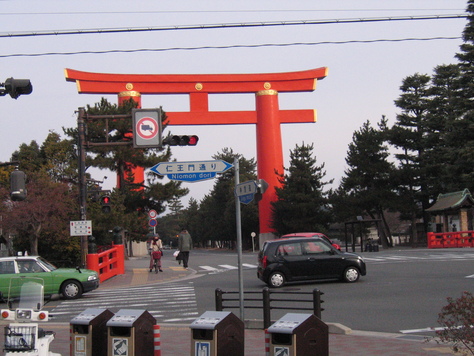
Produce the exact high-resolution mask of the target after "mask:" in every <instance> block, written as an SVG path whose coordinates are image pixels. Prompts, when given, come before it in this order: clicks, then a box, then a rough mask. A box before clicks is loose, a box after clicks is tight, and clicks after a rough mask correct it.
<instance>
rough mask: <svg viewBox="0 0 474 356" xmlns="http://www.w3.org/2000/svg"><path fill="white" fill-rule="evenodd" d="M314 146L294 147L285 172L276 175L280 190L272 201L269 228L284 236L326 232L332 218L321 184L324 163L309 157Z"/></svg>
mask: <svg viewBox="0 0 474 356" xmlns="http://www.w3.org/2000/svg"><path fill="white" fill-rule="evenodd" d="M313 149H314V145H313V144H311V145H305V144H304V143H303V144H302V145H301V146H298V145H296V147H295V149H294V150H292V151H291V152H290V167H289V168H288V169H287V172H288V173H286V174H285V173H279V180H280V182H281V184H282V187H281V188H276V194H277V200H276V201H275V202H272V203H271V204H272V228H273V229H275V231H276V232H277V233H278V234H280V235H284V234H287V233H292V232H303V231H307V232H310V231H314V232H326V231H327V229H328V227H329V224H330V222H331V219H332V214H331V211H330V208H329V204H328V194H329V193H328V192H326V191H325V190H324V187H325V185H327V184H330V183H332V181H329V182H323V179H324V177H325V176H326V172H325V171H324V163H323V164H322V165H320V166H318V165H317V164H316V163H317V162H316V158H315V157H313Z"/></svg>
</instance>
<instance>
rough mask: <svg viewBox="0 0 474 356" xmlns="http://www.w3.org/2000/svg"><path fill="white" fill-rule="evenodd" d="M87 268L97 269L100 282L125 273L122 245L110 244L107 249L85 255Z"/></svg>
mask: <svg viewBox="0 0 474 356" xmlns="http://www.w3.org/2000/svg"><path fill="white" fill-rule="evenodd" d="M87 268H88V269H92V270H94V271H97V273H98V274H99V279H100V282H101V283H102V282H103V281H106V280H107V279H109V278H112V277H114V276H117V275H119V274H125V249H124V245H112V248H110V249H109V250H106V251H103V252H100V253H90V254H88V255H87Z"/></svg>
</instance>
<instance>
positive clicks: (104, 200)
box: [100, 195, 111, 213]
mask: <svg viewBox="0 0 474 356" xmlns="http://www.w3.org/2000/svg"><path fill="white" fill-rule="evenodd" d="M100 205H102V211H103V212H104V213H110V210H111V207H110V197H109V196H108V195H103V196H102V197H101V198H100Z"/></svg>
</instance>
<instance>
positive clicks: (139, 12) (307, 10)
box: [0, 8, 464, 16]
mask: <svg viewBox="0 0 474 356" xmlns="http://www.w3.org/2000/svg"><path fill="white" fill-rule="evenodd" d="M372 11H378V12H381V11H389V12H391V11H464V9H426V8H423V9H284V10H280V9H277V10H275V9H265V10H156V11H148V10H145V11H57V12H4V13H0V16H25V15H32V16H43V15H123V14H196V13H198V14H199V13H210V14H212V13H271V12H276V13H279V12H283V13H288V12H305V13H307V12H372Z"/></svg>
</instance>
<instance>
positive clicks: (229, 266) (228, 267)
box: [219, 265, 237, 269]
mask: <svg viewBox="0 0 474 356" xmlns="http://www.w3.org/2000/svg"><path fill="white" fill-rule="evenodd" d="M219 267H224V268H227V269H237V267H235V266H231V265H219Z"/></svg>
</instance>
